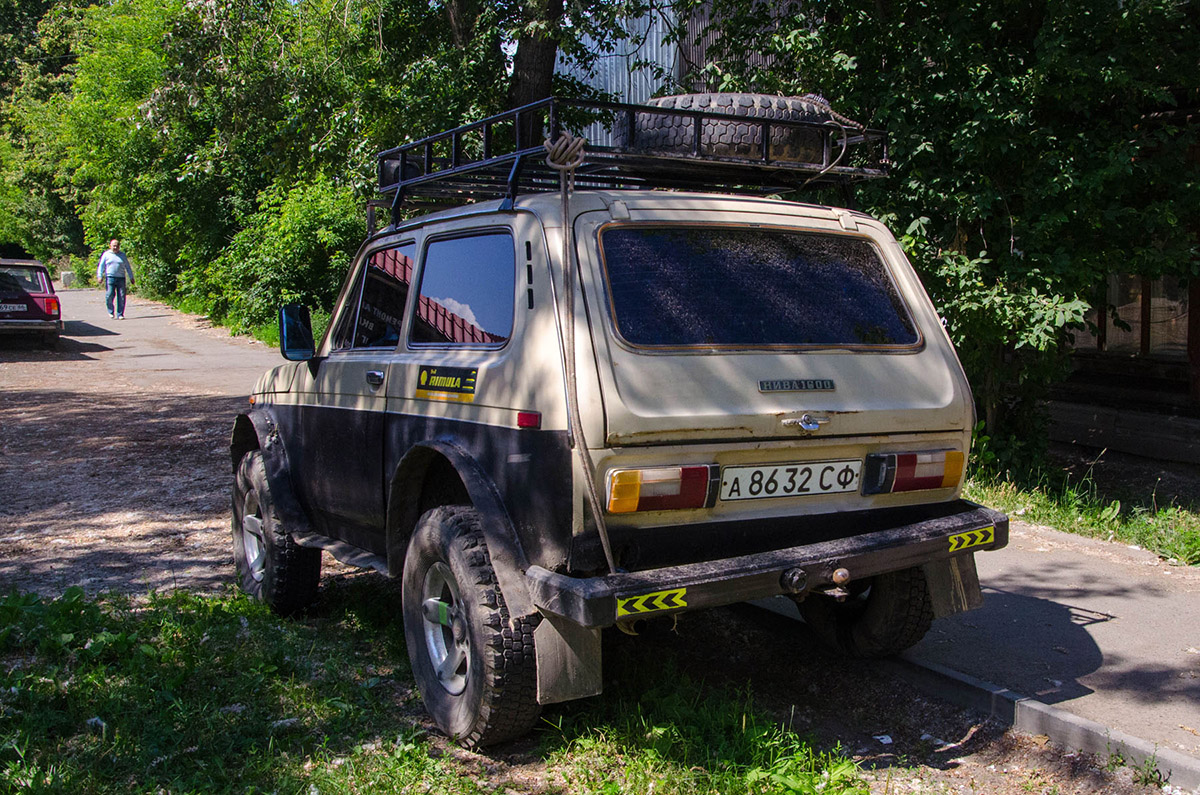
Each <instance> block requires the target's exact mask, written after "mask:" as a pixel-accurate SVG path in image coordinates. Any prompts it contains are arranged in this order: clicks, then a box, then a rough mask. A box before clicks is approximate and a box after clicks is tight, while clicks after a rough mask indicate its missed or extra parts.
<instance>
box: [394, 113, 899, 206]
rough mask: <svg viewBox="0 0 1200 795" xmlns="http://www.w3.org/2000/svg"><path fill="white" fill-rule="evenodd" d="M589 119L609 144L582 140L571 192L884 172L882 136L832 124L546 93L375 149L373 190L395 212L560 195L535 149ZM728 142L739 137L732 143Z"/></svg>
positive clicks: (722, 189) (850, 177) (848, 179)
mask: <svg viewBox="0 0 1200 795" xmlns="http://www.w3.org/2000/svg"><path fill="white" fill-rule="evenodd" d="M595 122H600V123H601V124H603V125H604V127H605V128H606V129H607V130H609V131H610V132H611V134H612V139H613V141H614V144H613V145H594V144H591V143H590V142H589V145H588V147H587V150H586V152H585V160H584V162H583V164H582V165H580V166H579V168H578V169H577V170H576V172H575V187H576V189H587V188H624V189H650V188H677V189H690V190H701V191H712V192H718V193H749V194H770V193H784V192H791V191H795V190H799V189H801V188H804V187H807V186H810V185H830V184H841V185H848V184H851V183H854V182H859V181H862V180H867V179H874V178H879V177H884V176H887V166H888V159H887V134H886V133H885V132H883V131H881V130H872V129H856V128H852V127H849V126H847V125H843V124H841V123H840V122H838V121H836V120H834V119H832V118H830V119H829V120H827V121H785V120H782V119H766V118H759V117H756V116H735V115H731V114H726V113H713V112H706V111H694V110H680V109H671V108H659V107H654V106H650V105H629V104H624V103H616V102H597V101H590V100H578V99H560V98H556V97H548V98H546V99H543V100H539V101H538V102H533V103H530V104H528V105H524V106H522V107H519V108H514V109H512V110H508V111H505V112H503V113H500V114H497V115H495V116H490V117H488V118H486V119H482V120H480V121H477V122H473V123H471V124H464V125H462V126H461V127H456V128H454V129H452V130H447V131H445V132H441V133H437V134H436V135H431V136H428V137H426V138H422V139H421V140H419V141H413V142H412V143H408V144H404V145H403V146H398V147H395V148H393V149H388V150H385V151H383V152H380V153H379V154H378V155H377V159H378V179H379V192H380V193H382V194H384V195H385V196H387V195H390V196H392V197H393V198H392V204H393V206H397V205H399V204H401V203H402V202H404V201H407V200H409V199H432V200H434V201H437V202H451V203H462V202H467V201H472V200H483V199H495V198H507V199H508V200H509V201H510V202H511V201H512V200H513V199H515V198H516V197H517V195H518V193H529V192H545V191H552V190H557V189H558V184H559V182H558V180H559V177H558V172H557V171H555V170H554V169H552V168H550V167H549V166H548V165H546V161H545V150H544V149H543V146H542V143H543V141H544V140H545V139H546V138H550V139H552V140H553V139H556V138H557V137H558V136H559V135H560V134H561V133H562V132H571V133H572V134H576V135H578V134H580V133H581V131H582V130H583V129H584V128H586V127H587V126H589V125H590V124H593V123H595ZM647 127H648V128H649V129H646V128H647ZM752 128H757V129H752ZM664 130H667V131H669V133H670V134H669V135H664V134H663V132H664ZM729 134H732V135H734V136H735V137H737V136H740V137H741V139H742V140H740V141H737V142H736V143H734V144H730V143H728V141H729ZM764 141H765V142H766V145H763V143H762V142H764ZM797 142H799V145H797ZM797 153H799V154H797Z"/></svg>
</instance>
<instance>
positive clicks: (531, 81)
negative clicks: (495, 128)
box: [508, 0, 563, 148]
mask: <svg viewBox="0 0 1200 795" xmlns="http://www.w3.org/2000/svg"><path fill="white" fill-rule="evenodd" d="M526 14H527V16H526V18H525V22H526V29H525V30H523V31H522V33H521V37H520V38H519V39H518V40H517V51H516V54H515V55H513V74H512V82H511V83H509V87H508V103H509V106H510V107H514V108H517V107H520V106H522V105H528V104H529V103H530V102H536V101H538V100H539V99H545V98H546V97H548V96H550V94H551V91H552V90H553V85H554V62H555V59H556V58H557V56H558V31H559V26H560V25H561V24H562V17H563V0H532V2H530V3H529V5H527V6H526ZM530 23H538V24H536V26H535V28H536V30H535V31H534V32H530V31H529V30H528V27H529V26H530ZM519 131H520V135H521V142H520V145H521V147H522V148H524V147H528V146H533V145H534V144H535V143H540V142H541V137H542V135H543V134H544V131H543V130H542V129H541V124H540V119H539V118H537V117H535V116H534V114H527V115H525V116H524V117H523V118H522V119H521V120H520V125H519Z"/></svg>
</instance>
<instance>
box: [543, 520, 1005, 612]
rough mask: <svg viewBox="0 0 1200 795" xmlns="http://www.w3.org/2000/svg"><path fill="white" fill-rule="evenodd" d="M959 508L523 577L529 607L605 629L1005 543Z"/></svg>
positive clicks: (993, 525) (997, 528)
mask: <svg viewBox="0 0 1200 795" xmlns="http://www.w3.org/2000/svg"><path fill="white" fill-rule="evenodd" d="M960 504H961V506H962V510H961V511H959V512H957V513H953V514H951V515H949V516H941V517H938V518H935V519H927V520H924V521H919V522H914V523H912V524H906V525H902V526H899V527H893V528H890V529H887V530H880V531H876V532H872V533H864V534H863V535H858V536H852V537H849V538H839V539H834V540H832V541H823V542H820V543H815V544H806V545H803V546H797V547H789V548H787V549H777V550H771V551H768V552H760V553H757V554H754V555H743V556H740V557H736V558H726V559H724V560H714V561H704V562H701V563H689V564H685V565H682V566H671V567H668V568H661V569H651V570H648V571H639V572H627V573H618V574H609V575H604V576H600V577H587V578H580V577H569V576H567V575H565V574H557V573H555V572H552V571H549V570H547V569H544V568H542V567H541V566H531V567H529V569H528V570H527V571H526V573H525V576H526V579H527V582H528V584H529V588H530V593H531V594H532V595H533V601H534V604H536V605H537V606H538V607H539V608H540V609H541V610H543V611H544V612H548V613H553V614H555V615H559V616H562V617H564V618H567V619H569V620H571V621H574V622H575V623H577V624H580V625H581V626H584V627H592V628H594V627H607V626H612V625H613V624H615V623H617V622H618V621H626V620H632V619H636V618H642V617H652V616H659V615H664V614H668V613H675V612H680V611H683V610H696V609H699V608H704V607H719V606H721V605H728V604H733V603H735V602H744V601H746V600H749V599H761V598H764V597H768V596H778V595H779V594H784V593H805V592H808V591H813V590H821V589H824V588H830V587H833V586H834V585H835V582H834V572H836V571H838V570H839V569H845V570H846V572H849V575H850V578H851V580H861V579H863V578H866V577H872V576H874V575H876V574H883V573H885V572H889V571H897V570H899V569H906V568H909V567H911V566H919V565H921V564H923V563H928V562H930V561H935V560H943V559H945V558H949V557H953V556H955V555H961V554H966V553H969V552H979V551H984V550H993V549H1000V548H1001V547H1003V546H1005V545H1006V544H1007V543H1008V517H1007V516H1005V515H1004V514H1002V513H1000V512H998V511H993V510H991V509H989V508H984V507H983V506H981V505H976V504H975V503H972V502H967V501H966V500H963V501H962V502H961V503H960Z"/></svg>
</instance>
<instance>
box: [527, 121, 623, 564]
mask: <svg viewBox="0 0 1200 795" xmlns="http://www.w3.org/2000/svg"><path fill="white" fill-rule="evenodd" d="M586 145H587V140H586V139H585V138H582V137H579V138H576V137H575V136H573V135H571V134H570V133H569V132H564V133H562V134H561V135H559V136H558V140H556V141H554V142H553V143H552V142H551V141H550V139H546V143H545V146H546V165H547V166H549V167H550V168H552V169H554V170H555V171H557V172H558V179H559V190H560V192H561V194H562V247H563V250H562V263H563V292H564V293H565V297H564V300H563V310H562V311H563V315H564V316H565V317H564V318H563V322H562V328H563V335H564V339H563V348H564V350H563V361H564V362H565V363H566V369H567V383H566V387H567V418H568V420H569V421H570V425H569V428H570V430H569V434H568V437H567V439H568V441H569V443H570V445H571V446H572V447H573V448H575V452H576V453H577V454H578V456H579V463H580V465H581V466H582V468H583V482H584V483H585V484H586V486H587V492H586V494H587V503H588V507H589V508H590V509H591V513H592V520H593V521H594V522H595V523H596V530H597V531H598V532H599V534H600V544H601V546H603V547H604V559H605V561H606V562H607V563H608V569H609V571H610V572H612V573H613V574H616V573H617V564H616V560H615V559H614V558H613V552H612V543H611V542H610V541H609V538H608V529H607V528H606V527H605V525H604V512H603V511H602V509H601V508H600V495H599V494H598V493H597V492H596V467H595V464H594V463H593V462H592V456H591V454H590V453H589V452H588V447H587V441H586V440H585V439H584V437H583V422H582V421H581V420H580V418H579V382H578V380H577V379H576V377H575V372H576V371H575V285H574V280H575V275H576V268H577V265H578V263H577V261H576V259H575V246H574V245H572V238H573V237H574V233H573V231H572V224H571V193H572V192H573V191H574V190H575V169H577V168H578V167H579V166H580V165H582V164H583V159H584V158H583V150H584V147H585V146H586Z"/></svg>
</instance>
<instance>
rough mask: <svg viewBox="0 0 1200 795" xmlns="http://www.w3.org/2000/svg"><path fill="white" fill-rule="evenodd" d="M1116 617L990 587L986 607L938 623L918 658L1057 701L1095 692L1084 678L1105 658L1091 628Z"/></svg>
mask: <svg viewBox="0 0 1200 795" xmlns="http://www.w3.org/2000/svg"><path fill="white" fill-rule="evenodd" d="M1111 620H1113V616H1110V615H1106V614H1104V613H1096V612H1094V611H1090V610H1087V609H1085V608H1080V607H1075V606H1073V605H1071V604H1070V603H1069V595H1067V594H1062V595H1060V597H1059V598H1055V599H1047V598H1038V597H1032V596H1027V595H1023V594H1019V593H1015V592H1010V591H1004V590H998V589H996V588H984V606H983V608H981V609H979V610H974V611H971V612H968V613H959V614H958V615H954V616H949V617H947V618H944V619H940V620H938V621H935V622H934V625H933V628H932V629H931V630H930V631H929V634H928V635H926V636H925V639H924V640H923V641H921V643H919V644H918V645H917V646H916V647H914V648H913V650H912V652H911V653H912V654H913V655H914V656H916V657H918V658H920V659H929V660H932V661H934V662H938V663H940V664H942V665H945V666H948V667H949V668H952V669H954V670H956V671H964V672H967V673H970V674H971V675H972V676H976V677H978V678H980V679H984V680H985V681H989V682H993V683H994V684H998V685H1001V686H1003V687H1008V688H1010V689H1012V690H1015V691H1017V692H1018V693H1021V694H1022V695H1026V696H1031V697H1034V698H1037V699H1038V700H1039V701H1042V702H1044V703H1046V704H1057V703H1059V702H1062V701H1069V700H1071V699H1075V698H1079V697H1081V696H1086V695H1088V694H1089V693H1091V692H1093V690H1092V688H1089V687H1087V686H1086V685H1084V684H1082V683H1080V682H1079V679H1080V678H1081V677H1084V676H1087V675H1088V674H1091V673H1094V672H1095V671H1097V670H1099V668H1100V666H1101V665H1102V664H1103V663H1104V655H1103V653H1102V652H1101V651H1100V647H1099V646H1097V645H1096V642H1095V641H1094V640H1093V639H1092V636H1091V635H1089V634H1088V631H1087V628H1088V627H1089V626H1092V625H1093V624H1097V623H1103V622H1107V621H1111Z"/></svg>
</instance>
